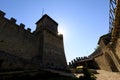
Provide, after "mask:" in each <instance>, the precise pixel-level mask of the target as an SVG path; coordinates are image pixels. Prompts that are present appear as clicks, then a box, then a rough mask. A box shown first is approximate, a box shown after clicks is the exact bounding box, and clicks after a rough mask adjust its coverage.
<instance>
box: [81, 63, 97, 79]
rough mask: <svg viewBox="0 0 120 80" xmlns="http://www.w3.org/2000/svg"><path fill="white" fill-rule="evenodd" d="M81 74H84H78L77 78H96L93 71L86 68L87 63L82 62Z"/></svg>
mask: <svg viewBox="0 0 120 80" xmlns="http://www.w3.org/2000/svg"><path fill="white" fill-rule="evenodd" d="M83 74H84V76H80V77H79V80H96V77H95V75H94V74H93V73H91V72H90V70H89V69H88V68H87V64H86V63H85V64H84V67H83Z"/></svg>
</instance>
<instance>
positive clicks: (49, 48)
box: [43, 30, 67, 69]
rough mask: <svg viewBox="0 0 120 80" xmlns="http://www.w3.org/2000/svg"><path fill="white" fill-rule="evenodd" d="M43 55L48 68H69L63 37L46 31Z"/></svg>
mask: <svg viewBox="0 0 120 80" xmlns="http://www.w3.org/2000/svg"><path fill="white" fill-rule="evenodd" d="M43 53H44V54H43V60H44V63H45V65H47V66H48V67H51V66H52V67H54V68H63V69H64V68H65V67H66V66H67V63H66V59H65V53H64V45H63V36H62V35H58V34H54V33H52V32H50V31H48V30H46V31H44V52H43ZM58 62H59V63H58Z"/></svg>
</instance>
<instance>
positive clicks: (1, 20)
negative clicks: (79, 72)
mask: <svg viewBox="0 0 120 80" xmlns="http://www.w3.org/2000/svg"><path fill="white" fill-rule="evenodd" d="M4 16H5V13H4V12H2V11H0V51H4V52H5V53H9V54H11V55H15V56H16V57H19V58H23V59H24V60H27V61H32V63H35V64H37V65H39V66H42V67H45V68H54V69H55V68H57V69H66V67H67V63H66V58H65V53H64V45H63V35H59V34H58V30H57V27H58V24H57V23H56V22H55V21H54V20H53V19H52V18H50V17H49V16H48V15H46V14H45V15H44V16H43V17H42V18H41V19H40V20H39V21H37V23H36V30H35V31H33V32H31V29H30V28H27V29H25V25H24V24H23V23H20V25H18V24H16V21H17V20H16V19H14V18H11V19H10V20H9V19H7V18H5V17H4ZM18 62H19V61H18Z"/></svg>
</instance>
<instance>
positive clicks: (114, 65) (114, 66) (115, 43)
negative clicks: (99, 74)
mask: <svg viewBox="0 0 120 80" xmlns="http://www.w3.org/2000/svg"><path fill="white" fill-rule="evenodd" d="M113 24H114V25H113V29H112V31H111V33H108V34H106V35H103V36H101V37H100V39H99V42H98V44H99V46H100V48H101V51H100V52H99V53H98V54H101V53H102V54H101V55H99V56H96V57H94V58H95V61H96V62H97V64H98V65H99V67H100V69H104V70H108V71H113V72H118V71H119V72H120V2H119V1H117V2H116V9H115V19H114V23H113Z"/></svg>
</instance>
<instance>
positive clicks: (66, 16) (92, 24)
mask: <svg viewBox="0 0 120 80" xmlns="http://www.w3.org/2000/svg"><path fill="white" fill-rule="evenodd" d="M43 9H44V14H48V15H49V16H50V17H51V18H53V19H54V20H55V21H56V22H57V23H58V24H59V26H58V27H59V31H60V32H61V33H62V34H63V35H64V48H65V54H66V58H67V62H69V61H71V60H72V59H74V58H76V57H82V56H88V55H89V54H91V53H92V52H93V51H94V49H95V48H96V46H97V43H98V40H99V37H100V36H102V35H104V34H106V33H108V31H109V0H0V10H2V11H4V12H5V13H6V16H5V17H7V18H8V19H10V18H11V17H14V18H15V19H16V20H17V24H20V23H24V24H25V25H26V28H28V27H29V28H31V29H32V31H34V30H35V28H36V25H35V23H36V22H37V21H38V20H39V19H40V18H41V16H42V11H43Z"/></svg>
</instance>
